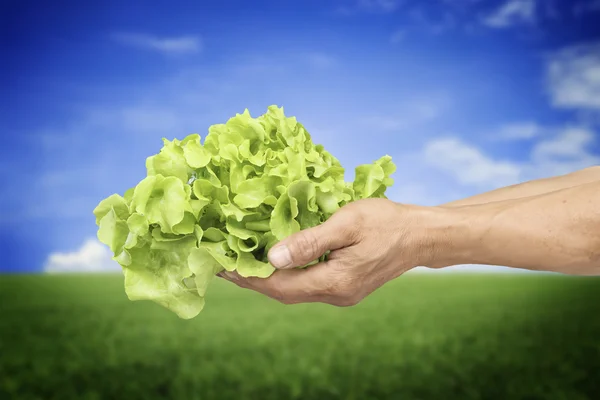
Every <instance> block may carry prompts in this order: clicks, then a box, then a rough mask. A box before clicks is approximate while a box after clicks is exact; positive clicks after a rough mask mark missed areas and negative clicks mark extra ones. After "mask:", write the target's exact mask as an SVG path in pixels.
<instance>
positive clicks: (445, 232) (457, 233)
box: [417, 206, 486, 268]
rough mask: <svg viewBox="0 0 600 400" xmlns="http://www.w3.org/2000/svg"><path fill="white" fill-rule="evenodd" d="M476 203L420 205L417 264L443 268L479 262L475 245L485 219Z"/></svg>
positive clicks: (480, 238) (482, 231)
mask: <svg viewBox="0 0 600 400" xmlns="http://www.w3.org/2000/svg"><path fill="white" fill-rule="evenodd" d="M478 211H479V210H476V209H475V207H470V206H466V207H456V208H446V207H419V210H418V214H419V218H418V222H417V224H418V235H419V238H418V239H417V240H418V242H419V243H421V247H422V251H421V252H420V253H421V256H420V260H419V265H422V266H425V267H428V268H444V267H449V266H452V265H461V264H478V263H482V262H481V260H479V259H478V257H477V254H476V252H475V251H476V249H477V248H478V246H480V245H481V243H480V242H481V240H482V238H483V236H484V234H483V233H484V231H485V229H484V227H485V221H486V219H485V218H484V216H483V215H482V214H481V213H479V212H478Z"/></svg>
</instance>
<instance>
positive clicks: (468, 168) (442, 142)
mask: <svg viewBox="0 0 600 400" xmlns="http://www.w3.org/2000/svg"><path fill="white" fill-rule="evenodd" d="M423 155H424V160H425V162H426V163H428V164H430V165H432V166H434V167H437V168H439V169H441V170H443V171H444V172H445V173H446V174H448V175H450V176H452V177H454V178H455V179H456V180H457V181H458V183H460V184H463V185H475V186H484V187H485V186H489V185H490V182H493V184H494V185H497V186H506V185H510V184H513V183H515V182H516V181H518V180H519V177H520V174H521V168H520V167H519V166H518V165H517V164H515V163H512V162H509V161H503V160H499V159H495V158H492V157H490V156H488V155H486V154H484V153H483V152H482V151H481V150H479V149H478V148H476V147H475V146H472V145H470V144H468V143H466V142H464V141H462V140H461V139H459V138H457V137H447V138H440V139H435V140H432V141H430V142H429V143H427V145H426V146H425V149H424V150H423Z"/></svg>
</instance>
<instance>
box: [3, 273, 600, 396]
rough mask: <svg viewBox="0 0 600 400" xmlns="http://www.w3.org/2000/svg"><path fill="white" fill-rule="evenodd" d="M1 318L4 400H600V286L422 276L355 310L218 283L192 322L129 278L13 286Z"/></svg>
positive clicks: (18, 279) (563, 280)
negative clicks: (137, 298)
mask: <svg viewBox="0 0 600 400" xmlns="http://www.w3.org/2000/svg"><path fill="white" fill-rule="evenodd" d="M0 307H1V314H0V325H1V326H0V332H1V336H0V338H1V340H0V357H1V358H0V398H2V399H59V400H66V399H127V400H131V399H153V398H169V399H203V400H209V399H260V400H268V399H277V400H283V399H303V400H309V399H319V400H326V399H490V398H500V399H569V400H576V399H586V398H600V279H595V278H574V277H561V276H551V275H544V276H539V275H505V274H498V275H465V274H409V275H406V276H404V277H402V278H400V279H398V280H396V281H394V282H392V283H390V284H388V285H386V286H385V287H383V288H382V289H380V290H379V291H377V292H376V293H374V294H373V295H372V296H371V297H369V298H367V299H366V300H365V301H364V302H363V303H361V304H359V305H358V306H356V307H351V308H335V307H330V306H326V305H321V304H303V305H293V306H286V305H282V304H278V303H276V302H275V301H272V300H270V299H268V298H266V297H263V296H261V295H259V294H256V293H252V292H249V291H247V290H243V289H239V288H237V287H235V286H233V285H232V284H230V283H228V282H224V281H221V280H219V281H218V282H216V283H215V284H214V285H213V286H211V288H210V292H209V298H208V302H207V305H206V308H205V310H204V311H203V312H202V313H201V314H200V316H198V317H197V318H196V319H193V320H189V321H185V320H180V319H178V318H177V317H176V316H175V315H174V314H171V313H170V312H168V311H167V310H165V309H163V308H161V307H160V306H158V305H155V304H153V303H149V302H130V301H129V300H127V299H126V297H125V294H124V291H123V288H122V278H121V277H120V276H106V275H105V276H98V275H95V276H94V275H80V276H1V277H0ZM596 396H599V397H596Z"/></svg>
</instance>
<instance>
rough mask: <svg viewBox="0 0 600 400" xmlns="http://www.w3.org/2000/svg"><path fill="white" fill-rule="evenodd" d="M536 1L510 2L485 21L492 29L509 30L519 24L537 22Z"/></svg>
mask: <svg viewBox="0 0 600 400" xmlns="http://www.w3.org/2000/svg"><path fill="white" fill-rule="evenodd" d="M535 7H536V3H535V0H508V1H506V2H505V3H504V4H502V5H501V6H500V7H499V8H498V9H496V10H495V11H494V12H492V13H491V14H489V15H488V16H486V17H485V18H484V19H483V21H482V22H483V24H484V25H486V26H488V27H490V28H498V29H499V28H507V27H510V26H513V25H518V24H532V23H534V22H535V17H536V15H535V11H536V8H535Z"/></svg>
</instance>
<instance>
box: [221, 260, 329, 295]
mask: <svg viewBox="0 0 600 400" xmlns="http://www.w3.org/2000/svg"><path fill="white" fill-rule="evenodd" d="M325 264H326V263H321V264H317V265H314V266H312V267H310V268H306V269H292V270H280V271H275V272H274V273H273V274H272V275H271V276H270V277H268V278H256V277H247V278H244V277H242V276H241V275H239V274H238V273H237V272H235V271H234V272H227V273H224V277H225V279H227V280H229V281H231V282H233V283H235V284H236V285H238V286H240V287H243V288H247V289H252V290H254V291H257V292H259V293H262V294H264V295H266V296H269V297H271V298H273V299H276V300H278V301H280V302H282V303H285V304H293V303H308V302H317V301H325V300H326V299H327V297H328V287H329V282H328V280H327V273H326V266H325Z"/></svg>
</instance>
